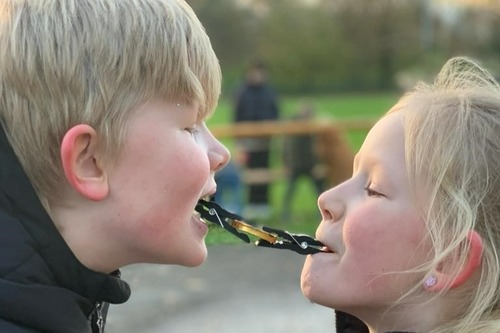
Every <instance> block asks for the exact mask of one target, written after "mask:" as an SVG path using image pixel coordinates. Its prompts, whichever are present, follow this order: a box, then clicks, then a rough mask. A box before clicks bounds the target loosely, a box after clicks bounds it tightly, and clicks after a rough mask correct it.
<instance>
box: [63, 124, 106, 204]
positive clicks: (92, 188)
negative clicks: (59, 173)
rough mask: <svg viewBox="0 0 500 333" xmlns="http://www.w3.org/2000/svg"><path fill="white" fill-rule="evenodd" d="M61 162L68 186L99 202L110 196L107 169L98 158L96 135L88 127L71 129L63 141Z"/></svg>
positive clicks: (78, 126)
mask: <svg viewBox="0 0 500 333" xmlns="http://www.w3.org/2000/svg"><path fill="white" fill-rule="evenodd" d="M61 161H62V166H63V170H64V174H65V175H66V179H67V180H68V182H69V184H70V185H71V186H72V187H73V188H74V189H75V190H76V191H77V192H78V193H80V194H81V195H83V196H84V197H86V198H88V199H90V200H94V201H99V200H102V199H104V198H106V196H107V195H108V192H109V186H108V179H107V174H106V172H105V170H104V169H103V168H102V167H101V165H100V164H101V163H100V162H101V161H100V159H99V156H98V155H97V133H96V131H95V130H94V129H93V128H92V127H91V126H89V125H84V124H79V125H76V126H74V127H72V128H70V129H69V130H68V131H67V132H66V134H65V135H64V137H63V139H62V142H61Z"/></svg>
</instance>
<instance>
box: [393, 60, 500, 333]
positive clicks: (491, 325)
mask: <svg viewBox="0 0 500 333" xmlns="http://www.w3.org/2000/svg"><path fill="white" fill-rule="evenodd" d="M403 108H404V109H405V110H407V111H408V112H405V149H406V163H407V169H408V172H409V178H410V182H411V184H412V188H413V189H415V196H416V198H420V197H419V196H420V195H421V194H419V193H423V192H425V193H426V195H428V196H427V197H426V198H425V205H424V207H425V209H424V210H425V213H423V218H424V219H425V221H426V225H427V229H428V233H429V240H430V241H431V242H432V244H433V248H434V250H435V251H434V257H433V260H432V262H430V263H429V265H428V266H426V267H424V271H426V272H428V274H431V273H430V272H432V270H433V269H435V268H436V267H438V266H439V265H442V264H443V263H444V262H447V263H450V262H452V263H453V264H452V265H451V266H450V267H447V268H446V267H445V268H444V269H450V270H451V271H450V272H456V271H453V270H452V269H453V268H456V267H457V266H458V267H459V266H460V265H463V264H464V262H465V260H466V258H467V254H468V251H467V250H468V247H469V242H468V239H467V236H468V233H469V232H470V231H471V230H475V231H477V233H479V235H480V236H481V238H482V241H483V247H484V251H483V256H482V262H481V266H480V271H479V274H477V276H475V277H474V279H473V283H469V284H467V285H465V288H464V291H463V293H461V294H460V295H459V299H460V302H459V303H457V304H453V306H454V307H456V308H457V309H459V312H460V315H461V317H460V318H457V320H456V321H453V322H447V323H445V324H443V325H442V326H440V327H439V328H437V329H436V330H435V331H433V332H454V333H457V332H485V333H486V332H488V333H491V332H500V261H499V253H500V86H499V85H498V83H497V82H496V81H495V79H494V78H493V77H492V75H490V74H489V73H488V72H487V71H485V70H484V69H482V68H481V67H480V66H479V65H478V64H476V63H475V62H474V61H472V60H470V59H467V58H463V57H459V58H453V59H451V60H449V61H448V62H447V63H446V64H445V65H444V67H443V69H442V70H441V72H440V73H439V75H438V76H437V78H436V80H435V81H434V83H433V84H431V85H426V84H419V85H418V86H417V87H416V89H415V91H412V92H411V93H409V94H407V95H405V96H404V97H403V98H402V99H401V100H400V102H399V103H398V104H397V105H396V107H395V108H394V110H397V109H403ZM394 110H393V111H394ZM393 111H391V112H393ZM421 190H424V191H421ZM450 258H451V259H450ZM441 268H443V267H441ZM420 288H421V287H420ZM446 292H447V291H443V293H446ZM437 297H439V295H437Z"/></svg>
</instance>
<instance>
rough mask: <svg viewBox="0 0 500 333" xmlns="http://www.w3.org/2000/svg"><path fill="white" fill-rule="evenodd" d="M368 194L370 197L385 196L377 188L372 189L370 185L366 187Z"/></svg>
mask: <svg viewBox="0 0 500 333" xmlns="http://www.w3.org/2000/svg"><path fill="white" fill-rule="evenodd" d="M365 191H366V194H368V196H369V197H384V196H385V195H383V194H382V193H379V192H377V191H375V190H372V189H371V188H370V186H367V187H365Z"/></svg>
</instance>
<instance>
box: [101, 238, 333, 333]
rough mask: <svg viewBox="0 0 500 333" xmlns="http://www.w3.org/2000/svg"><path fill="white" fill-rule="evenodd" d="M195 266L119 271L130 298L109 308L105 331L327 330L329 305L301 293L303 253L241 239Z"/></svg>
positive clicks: (212, 252) (216, 248)
mask: <svg viewBox="0 0 500 333" xmlns="http://www.w3.org/2000/svg"><path fill="white" fill-rule="evenodd" d="M208 252H209V255H208V259H207V262H206V263H205V264H203V265H202V266H201V267H197V268H185V267H179V266H160V265H135V266H131V267H127V268H125V269H123V270H122V276H123V278H124V279H125V280H126V281H128V282H129V283H130V285H131V287H132V297H131V299H130V300H129V301H128V302H127V303H125V304H122V305H117V306H112V307H111V308H110V312H109V317H108V323H107V329H106V332H107V333H170V332H182V333H191V332H192V333H195V332H196V333H215V332H216V333H226V332H227V333H229V332H231V333H234V332H238V333H246V332H252V333H256V332H257V333H260V332H276V333H281V332H283V333H285V332H286V333H301V332H314V333H327V332H328V333H334V332H335V329H334V318H333V312H332V310H329V309H326V308H323V307H321V306H318V305H315V304H311V303H310V302H308V301H307V299H306V298H305V297H304V296H303V295H302V294H301V292H300V287H299V279H300V271H301V269H302V264H303V262H304V257H303V256H301V255H298V254H295V253H293V252H289V251H284V250H271V249H264V248H258V247H254V246H251V245H247V244H242V245H218V246H211V247H209V249H208Z"/></svg>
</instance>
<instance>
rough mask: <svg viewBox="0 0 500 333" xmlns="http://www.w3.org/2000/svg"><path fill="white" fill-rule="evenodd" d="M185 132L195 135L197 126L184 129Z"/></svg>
mask: <svg viewBox="0 0 500 333" xmlns="http://www.w3.org/2000/svg"><path fill="white" fill-rule="evenodd" d="M184 130H185V131H186V132H188V133H189V134H191V135H193V134H196V133H198V132H199V130H198V126H193V127H186V128H185V129H184Z"/></svg>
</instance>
